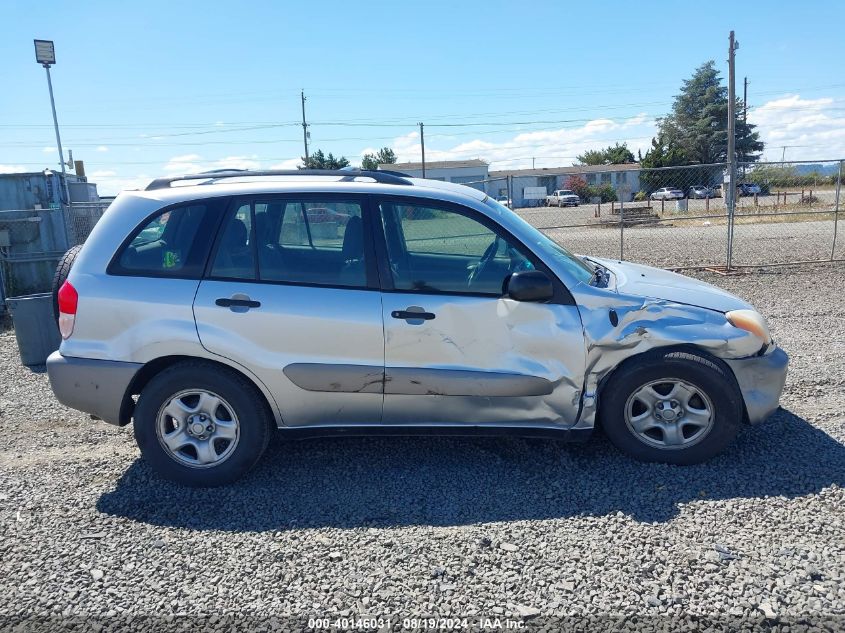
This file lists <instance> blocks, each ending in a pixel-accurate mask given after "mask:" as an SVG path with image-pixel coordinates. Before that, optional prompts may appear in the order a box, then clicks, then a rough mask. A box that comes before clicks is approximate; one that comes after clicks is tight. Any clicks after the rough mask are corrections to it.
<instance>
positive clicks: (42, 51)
mask: <svg viewBox="0 0 845 633" xmlns="http://www.w3.org/2000/svg"><path fill="white" fill-rule="evenodd" d="M33 41H34V42H35V61H37V62H38V63H39V64H41V65H42V66H44V69H45V70H46V71H47V88H48V89H49V90H50V107H51V108H52V109H53V126H54V127H55V128H56V147H57V148H58V150H59V165H61V166H62V184H63V187H62V188H63V189H64V191H65V201H66V202H67V203H68V204H70V189H69V188H68V186H67V173H66V172H65V155H64V152H62V137H61V135H60V134H59V118H58V117H57V116H56V101H55V100H54V99H53V81H52V79H51V78H50V66H52V65H53V64H55V63H56V48H55V46H54V45H53V42H52V40H33ZM59 202H61V195H59Z"/></svg>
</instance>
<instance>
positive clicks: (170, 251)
mask: <svg viewBox="0 0 845 633" xmlns="http://www.w3.org/2000/svg"><path fill="white" fill-rule="evenodd" d="M208 216H209V210H208V208H207V206H206V205H204V204H193V205H189V206H184V207H176V208H172V209H168V210H166V211H162V212H161V213H159V214H158V215H156V216H155V217H153V218H152V219H151V220H148V221H147V222H146V223H145V224H144V225H143V226H142V227H140V228H139V229H138V230H136V233H135V235H134V237H133V238H132V240H131V241H130V242H129V244H127V245H126V246H125V247H124V248H123V251H122V252H121V253H120V255H119V257H118V258H117V260H116V263H117V268H118V271H119V272H122V273H124V274H137V275H145V274H147V275H156V276H160V275H164V276H184V275H189V276H190V275H193V274H198V271H199V268H200V267H201V262H200V259H201V258H204V254H203V253H200V251H202V250H204V248H205V246H206V245H207V241H208V238H209V233H210V232H209V230H208V228H209V224H210V222H208V221H207V219H208Z"/></svg>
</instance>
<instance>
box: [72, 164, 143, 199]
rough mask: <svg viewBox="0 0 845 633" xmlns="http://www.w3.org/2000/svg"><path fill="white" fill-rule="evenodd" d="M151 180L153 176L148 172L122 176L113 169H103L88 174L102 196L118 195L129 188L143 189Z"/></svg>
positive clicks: (89, 179)
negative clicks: (147, 173)
mask: <svg viewBox="0 0 845 633" xmlns="http://www.w3.org/2000/svg"><path fill="white" fill-rule="evenodd" d="M151 180H152V177H151V176H148V175H146V174H138V175H136V176H121V175H120V174H119V173H118V172H116V171H113V170H111V169H102V170H99V171H93V172H91V173H89V174H88V181H89V182H93V183H96V184H97V192H98V193H99V194H100V195H101V196H116V195H117V194H119V193H120V192H121V191H124V190H127V189H143V188H144V187H146V186H147V185H148V184H149V183H150V181H151Z"/></svg>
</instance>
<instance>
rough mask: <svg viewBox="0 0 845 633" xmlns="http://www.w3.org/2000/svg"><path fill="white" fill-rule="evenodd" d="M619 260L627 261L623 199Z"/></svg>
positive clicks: (620, 218)
mask: <svg viewBox="0 0 845 633" xmlns="http://www.w3.org/2000/svg"><path fill="white" fill-rule="evenodd" d="M611 204H613V203H612V202H611ZM619 259H620V260H624V259H625V203H624V202H623V201H622V199H621V198H620V199H619Z"/></svg>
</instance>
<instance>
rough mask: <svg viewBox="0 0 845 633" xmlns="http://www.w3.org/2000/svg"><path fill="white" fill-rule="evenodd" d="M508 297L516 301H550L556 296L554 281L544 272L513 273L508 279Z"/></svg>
mask: <svg viewBox="0 0 845 633" xmlns="http://www.w3.org/2000/svg"><path fill="white" fill-rule="evenodd" d="M506 293H507V296H509V297H510V298H511V299H514V300H515V301H548V300H549V299H551V298H552V297H553V296H554V294H555V289H554V286H553V285H552V280H551V279H549V276H548V275H547V274H546V273H544V272H543V271H542V270H526V271H523V272H519V273H513V274H512V275H511V276H510V277H509V278H508V283H507V287H506Z"/></svg>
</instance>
